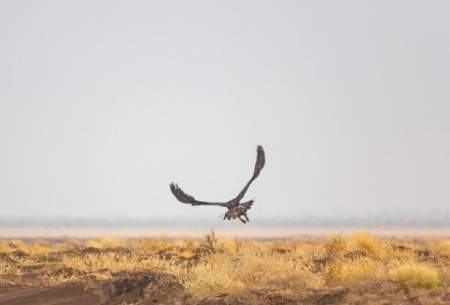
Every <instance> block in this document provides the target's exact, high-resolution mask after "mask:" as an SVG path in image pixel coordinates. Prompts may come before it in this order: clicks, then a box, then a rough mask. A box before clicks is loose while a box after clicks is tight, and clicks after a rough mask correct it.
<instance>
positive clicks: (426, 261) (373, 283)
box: [0, 231, 450, 305]
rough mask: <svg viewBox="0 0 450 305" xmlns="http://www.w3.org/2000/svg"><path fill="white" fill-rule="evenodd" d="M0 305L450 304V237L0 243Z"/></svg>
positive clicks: (210, 236) (27, 240) (213, 236)
mask: <svg viewBox="0 0 450 305" xmlns="http://www.w3.org/2000/svg"><path fill="white" fill-rule="evenodd" d="M0 287H1V288H0V304H17V305H18V304H24V305H25V304H27V305H28V304H36V305H40V304H42V305H50V304H67V305H68V304H105V305H106V304H204V305H206V304H211V305H212V304H315V305H326V304H352V305H357V304H374V305H375V304H377V305H378V304H380V305H388V304H391V305H401V304H424V305H425V304H430V305H431V304H450V239H448V238H445V237H439V238H437V237H435V238H431V237H417V238H413V237H402V238H400V237H389V238H388V237H376V236H374V235H371V234H369V233H365V232H353V233H351V234H329V235H328V236H326V237H324V236H313V237H300V238H282V239H281V238H278V239H275V238H274V239H264V240H262V239H250V238H231V237H225V236H222V235H220V234H216V233H215V232H214V231H211V232H209V233H208V234H207V235H206V236H203V237H201V238H197V237H196V238H182V239H181V238H170V237H167V236H166V237H164V236H159V237H151V238H112V237H103V238H95V239H86V238H53V239H41V240H37V239H30V238H23V239H2V240H0Z"/></svg>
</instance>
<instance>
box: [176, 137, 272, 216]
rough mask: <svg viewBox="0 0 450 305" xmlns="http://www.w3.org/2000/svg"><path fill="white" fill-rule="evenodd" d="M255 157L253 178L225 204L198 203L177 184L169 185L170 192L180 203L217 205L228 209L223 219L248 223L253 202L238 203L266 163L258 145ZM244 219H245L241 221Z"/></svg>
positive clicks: (262, 151)
mask: <svg viewBox="0 0 450 305" xmlns="http://www.w3.org/2000/svg"><path fill="white" fill-rule="evenodd" d="M256 152H257V156H256V163H255V169H254V170H253V176H252V177H251V178H250V180H249V181H248V182H247V184H246V185H245V186H244V188H243V189H242V191H241V192H240V193H239V194H238V195H237V196H236V197H235V198H233V199H231V200H230V201H227V202H206V201H198V200H196V199H195V198H194V197H192V196H191V195H188V194H186V193H185V192H183V190H182V189H181V188H179V187H178V185H177V184H175V183H173V182H172V183H171V184H170V190H171V191H172V193H173V195H174V196H175V197H176V198H177V199H178V200H179V201H181V202H182V203H186V204H191V205H193V206H195V205H218V206H221V207H225V208H227V209H228V211H227V212H226V213H225V215H224V217H223V219H224V220H225V219H228V220H231V219H236V218H239V220H240V221H242V222H243V223H247V222H249V219H248V216H247V211H248V210H249V209H250V208H251V206H252V204H253V202H254V200H253V199H252V200H249V201H246V202H240V201H241V200H242V198H243V197H244V195H245V193H246V192H247V190H248V188H249V186H250V184H252V182H253V181H254V180H255V179H256V178H257V177H258V176H259V173H260V172H261V170H262V168H263V167H264V164H265V163H266V158H265V154H264V149H263V148H262V146H261V145H258V146H257V148H256ZM242 217H244V218H245V219H243V218H242Z"/></svg>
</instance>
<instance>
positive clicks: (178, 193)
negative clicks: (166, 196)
mask: <svg viewBox="0 0 450 305" xmlns="http://www.w3.org/2000/svg"><path fill="white" fill-rule="evenodd" d="M170 190H171V191H172V194H173V195H174V196H175V197H176V198H177V199H178V201H180V202H182V203H186V204H191V205H218V206H223V207H228V205H227V204H226V203H225V202H206V201H198V200H196V199H195V198H194V197H192V196H191V195H189V194H186V193H185V192H183V190H182V189H181V188H179V187H178V185H177V184H175V183H171V184H170Z"/></svg>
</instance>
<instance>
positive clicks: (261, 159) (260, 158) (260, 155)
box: [232, 145, 266, 204]
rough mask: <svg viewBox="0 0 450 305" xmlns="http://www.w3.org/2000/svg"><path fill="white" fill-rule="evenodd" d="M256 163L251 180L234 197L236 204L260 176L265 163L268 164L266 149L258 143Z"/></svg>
mask: <svg viewBox="0 0 450 305" xmlns="http://www.w3.org/2000/svg"><path fill="white" fill-rule="evenodd" d="M256 153H257V154H256V163H255V169H254V170H253V176H252V177H251V178H250V180H249V181H248V182H247V184H246V185H245V186H244V188H243V189H242V191H241V192H240V193H239V194H238V195H237V196H236V198H234V199H233V200H232V201H233V202H235V203H236V204H237V203H239V202H240V201H241V200H242V198H243V197H244V195H245V193H246V192H247V190H248V188H249V186H250V184H252V182H253V181H254V180H255V179H256V178H257V177H258V176H259V173H260V172H261V170H262V169H263V167H264V164H266V155H265V154H264V149H263V148H262V146H261V145H258V146H257V147H256Z"/></svg>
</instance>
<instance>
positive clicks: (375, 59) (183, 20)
mask: <svg viewBox="0 0 450 305" xmlns="http://www.w3.org/2000/svg"><path fill="white" fill-rule="evenodd" d="M0 38H1V41H0V44H1V47H0V85H1V90H0V103H1V104H0V140H1V142H0V143H1V144H0V145H1V149H0V215H1V216H43V215H48V216H52V217H59V216H83V217H84V216H86V217H98V216H106V217H122V216H124V217H160V216H169V217H186V218H189V217H198V215H200V216H201V217H217V216H218V215H220V214H221V213H223V212H224V211H223V210H222V209H221V208H209V207H190V206H184V205H182V204H180V203H178V202H177V201H176V200H175V199H174V198H173V197H172V194H171V193H170V192H169V187H168V184H169V183H170V182H171V181H176V182H178V183H179V184H180V186H181V187H182V188H183V189H185V190H186V191H187V192H189V193H191V194H192V195H194V196H195V197H196V198H197V199H203V200H221V199H223V200H228V199H230V198H231V197H232V196H234V195H235V194H236V193H237V192H238V191H239V190H240V188H241V187H242V186H243V184H244V183H245V181H246V180H247V179H248V178H249V176H250V175H251V172H252V169H253V164H254V161H255V156H256V152H255V147H256V145H257V144H262V145H263V146H264V148H265V150H266V154H267V163H266V168H265V169H264V170H263V172H262V174H261V176H260V177H259V178H258V179H257V180H256V182H255V183H254V184H253V185H252V187H251V188H250V190H249V192H248V194H247V198H252V197H256V205H255V206H254V208H253V209H252V211H251V214H252V217H253V218H255V217H280V218H283V217H295V216H302V215H311V214H312V215H334V214H336V215H350V214H351V215H365V214H367V213H377V212H380V211H385V210H388V211H391V210H392V211H397V210H399V211H408V210H414V209H422V210H426V209H437V210H439V209H448V208H449V207H450V89H449V87H450V86H449V84H450V2H448V1H406V0H405V1H361V0H357V1H356V0H355V1H260V0H258V1H220V2H219V1H2V2H1V3H0Z"/></svg>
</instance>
